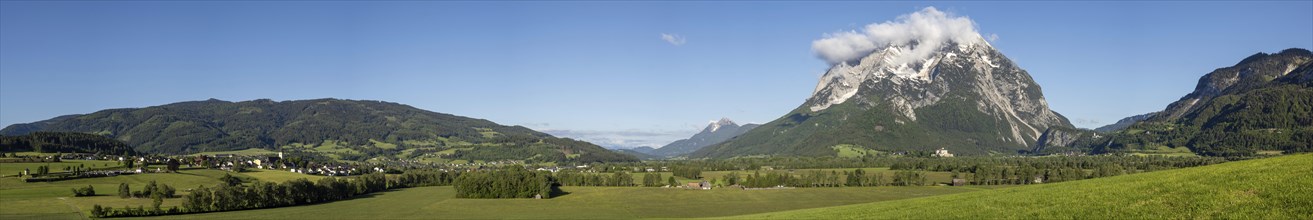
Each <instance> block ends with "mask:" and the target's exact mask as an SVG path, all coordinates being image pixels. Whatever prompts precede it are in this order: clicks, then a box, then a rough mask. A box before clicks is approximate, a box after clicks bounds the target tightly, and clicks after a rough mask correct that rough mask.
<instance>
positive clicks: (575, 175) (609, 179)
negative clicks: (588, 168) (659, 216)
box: [554, 170, 646, 186]
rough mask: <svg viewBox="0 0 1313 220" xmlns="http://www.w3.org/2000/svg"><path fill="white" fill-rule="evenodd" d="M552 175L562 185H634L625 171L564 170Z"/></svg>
mask: <svg viewBox="0 0 1313 220" xmlns="http://www.w3.org/2000/svg"><path fill="white" fill-rule="evenodd" d="M554 177H555V178H556V180H557V181H558V182H560V184H561V185H562V186H635V184H634V176H633V175H630V174H629V173H627V172H614V173H585V172H579V171H573V170H564V171H560V172H556V174H555V175H554ZM645 185H646V184H645Z"/></svg>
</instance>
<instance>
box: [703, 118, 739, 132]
mask: <svg viewBox="0 0 1313 220" xmlns="http://www.w3.org/2000/svg"><path fill="white" fill-rule="evenodd" d="M730 126H733V127H738V126H739V124H736V123H734V121H731V120H729V118H720V120H719V121H712V122H711V124H708V125H707V128H705V129H702V132H704V133H707V132H716V131H718V130H720V128H722V127H730Z"/></svg>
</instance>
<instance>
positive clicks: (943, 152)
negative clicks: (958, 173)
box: [935, 147, 953, 157]
mask: <svg viewBox="0 0 1313 220" xmlns="http://www.w3.org/2000/svg"><path fill="white" fill-rule="evenodd" d="M935 156H936V157H953V154H952V153H948V150H946V149H944V148H942V147H941V148H939V150H935Z"/></svg>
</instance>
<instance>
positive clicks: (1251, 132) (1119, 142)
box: [1090, 49, 1313, 156]
mask: <svg viewBox="0 0 1313 220" xmlns="http://www.w3.org/2000/svg"><path fill="white" fill-rule="evenodd" d="M1094 143H1095V144H1093V146H1090V147H1091V148H1092V149H1093V151H1094V152H1096V153H1101V152H1124V151H1139V150H1146V149H1154V148H1159V147H1163V146H1165V147H1188V148H1189V149H1191V150H1192V151H1194V152H1195V153H1199V154H1203V155H1211V156H1248V155H1253V154H1256V153H1258V152H1260V151H1284V152H1287V153H1288V152H1308V151H1313V53H1310V52H1309V51H1308V50H1304V49H1287V50H1284V51H1282V52H1281V53H1277V54H1265V53H1259V54H1255V55H1253V56H1250V57H1248V58H1245V59H1244V60H1243V61H1241V62H1240V63H1238V64H1236V65H1235V66H1232V67H1226V68H1219V69H1217V70H1215V71H1213V72H1212V73H1209V74H1207V75H1205V76H1204V77H1201V78H1200V79H1199V85H1198V86H1197V88H1196V89H1195V91H1194V92H1192V93H1190V94H1188V95H1186V96H1185V97H1183V98H1181V100H1180V101H1177V102H1175V103H1172V104H1171V105H1169V106H1168V107H1167V109H1166V110H1164V111H1162V112H1159V113H1157V114H1155V115H1153V116H1152V117H1150V118H1148V119H1146V120H1144V121H1141V122H1139V123H1135V124H1134V125H1131V126H1130V127H1127V128H1126V129H1123V130H1121V131H1118V132H1116V133H1112V134H1110V135H1109V136H1108V137H1105V138H1104V139H1101V140H1099V141H1094Z"/></svg>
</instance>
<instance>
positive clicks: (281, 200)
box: [92, 173, 400, 217]
mask: <svg viewBox="0 0 1313 220" xmlns="http://www.w3.org/2000/svg"><path fill="white" fill-rule="evenodd" d="M122 186H124V185H121V187H120V192H122V190H123V189H126V187H122ZM389 186H400V185H390V183H389V181H388V180H387V177H386V176H384V175H383V174H382V173H375V174H366V175H362V176H359V177H356V178H353V179H351V180H348V179H342V178H334V177H328V178H324V179H320V180H318V181H315V182H311V181H309V180H306V179H304V178H302V179H294V180H289V181H287V182H283V183H271V182H263V181H255V182H252V183H250V184H243V183H241V182H240V181H231V180H227V181H224V183H223V184H219V185H218V186H216V187H214V188H209V187H205V186H199V187H198V188H196V189H193V190H192V191H191V193H190V194H187V195H186V196H183V202H182V208H181V209H179V208H178V207H174V208H171V209H169V210H164V209H161V208H160V207H159V203H158V202H156V203H155V205H154V206H153V209H145V208H140V207H139V208H136V209H132V208H128V207H125V208H123V209H115V208H108V207H100V206H99V205H96V208H93V210H92V216H95V217H127V216H151V215H168V214H183V213H197V212H217V211H231V210H243V209H256V208H272V207H283V206H295V205H304V204H313V203H320V202H327V201H336V200H342V199H347V198H351V197H354V196H357V195H362V194H368V193H373V192H379V191H383V190H387V189H389ZM146 187H147V190H151V189H152V188H151V185H147V186H146ZM171 188H172V187H168V186H167V185H165V186H164V187H163V189H164V190H162V191H164V192H163V193H167V191H168V190H169V189H171ZM120 194H122V193H120ZM133 194H138V193H133ZM163 195H167V194H161V197H162V196H163ZM152 197H153V198H161V197H155V196H152ZM157 201H158V200H157ZM96 210H100V211H98V212H97V211H96Z"/></svg>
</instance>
